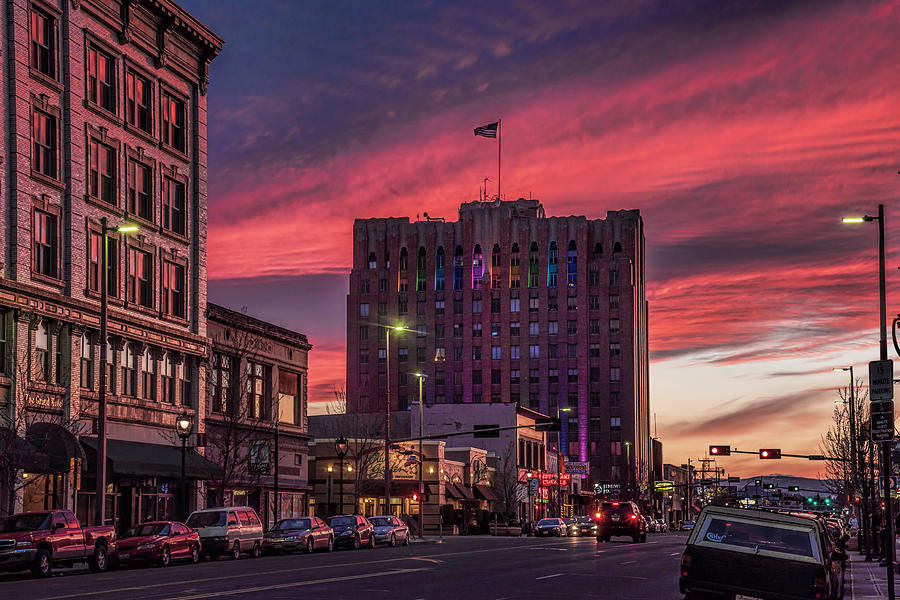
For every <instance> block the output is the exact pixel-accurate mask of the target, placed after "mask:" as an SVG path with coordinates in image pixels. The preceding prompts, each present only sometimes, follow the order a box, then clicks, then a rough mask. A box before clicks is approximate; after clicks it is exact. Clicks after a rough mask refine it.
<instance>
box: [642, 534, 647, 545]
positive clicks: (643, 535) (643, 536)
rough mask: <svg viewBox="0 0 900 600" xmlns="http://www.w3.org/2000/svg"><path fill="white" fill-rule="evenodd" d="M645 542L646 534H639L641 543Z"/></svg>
mask: <svg viewBox="0 0 900 600" xmlns="http://www.w3.org/2000/svg"><path fill="white" fill-rule="evenodd" d="M646 542H647V534H646V533H643V534H641V543H642V544H644V543H646Z"/></svg>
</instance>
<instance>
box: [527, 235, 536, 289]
mask: <svg viewBox="0 0 900 600" xmlns="http://www.w3.org/2000/svg"><path fill="white" fill-rule="evenodd" d="M537 285H538V245H537V242H531V247H530V248H529V249H528V287H530V288H536V287H537Z"/></svg>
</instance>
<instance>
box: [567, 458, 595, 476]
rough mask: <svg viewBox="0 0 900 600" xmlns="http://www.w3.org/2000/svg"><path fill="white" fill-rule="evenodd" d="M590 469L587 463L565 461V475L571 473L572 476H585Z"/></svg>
mask: <svg viewBox="0 0 900 600" xmlns="http://www.w3.org/2000/svg"><path fill="white" fill-rule="evenodd" d="M589 467H590V463H588V462H587V461H584V462H574V461H573V462H570V461H568V460H567V461H566V468H565V471H564V472H565V473H571V474H572V475H587V474H588V469H589Z"/></svg>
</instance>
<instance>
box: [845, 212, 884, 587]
mask: <svg viewBox="0 0 900 600" xmlns="http://www.w3.org/2000/svg"><path fill="white" fill-rule="evenodd" d="M842 220H843V222H844V223H863V222H871V221H878V301H879V314H878V329H879V333H880V338H879V350H880V358H881V360H888V353H887V308H886V307H887V294H886V291H885V287H886V285H885V274H884V204H879V205H878V216H877V217H872V216H869V215H866V216H864V217H845V218H844V219H842ZM892 416H893V415H892ZM892 445H893V442H892V441H888V442H882V443H881V446H882V455H881V475H882V479H883V486H884V540H885V542H884V561H885V566H886V567H887V588H888V598H889V599H890V600H894V506H893V504H894V503H893V501H892V500H891V446H892ZM873 487H874V486H873Z"/></svg>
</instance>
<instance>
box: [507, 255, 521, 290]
mask: <svg viewBox="0 0 900 600" xmlns="http://www.w3.org/2000/svg"><path fill="white" fill-rule="evenodd" d="M509 287H510V288H512V289H518V288H519V245H518V244H513V245H512V250H510V253H509Z"/></svg>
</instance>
